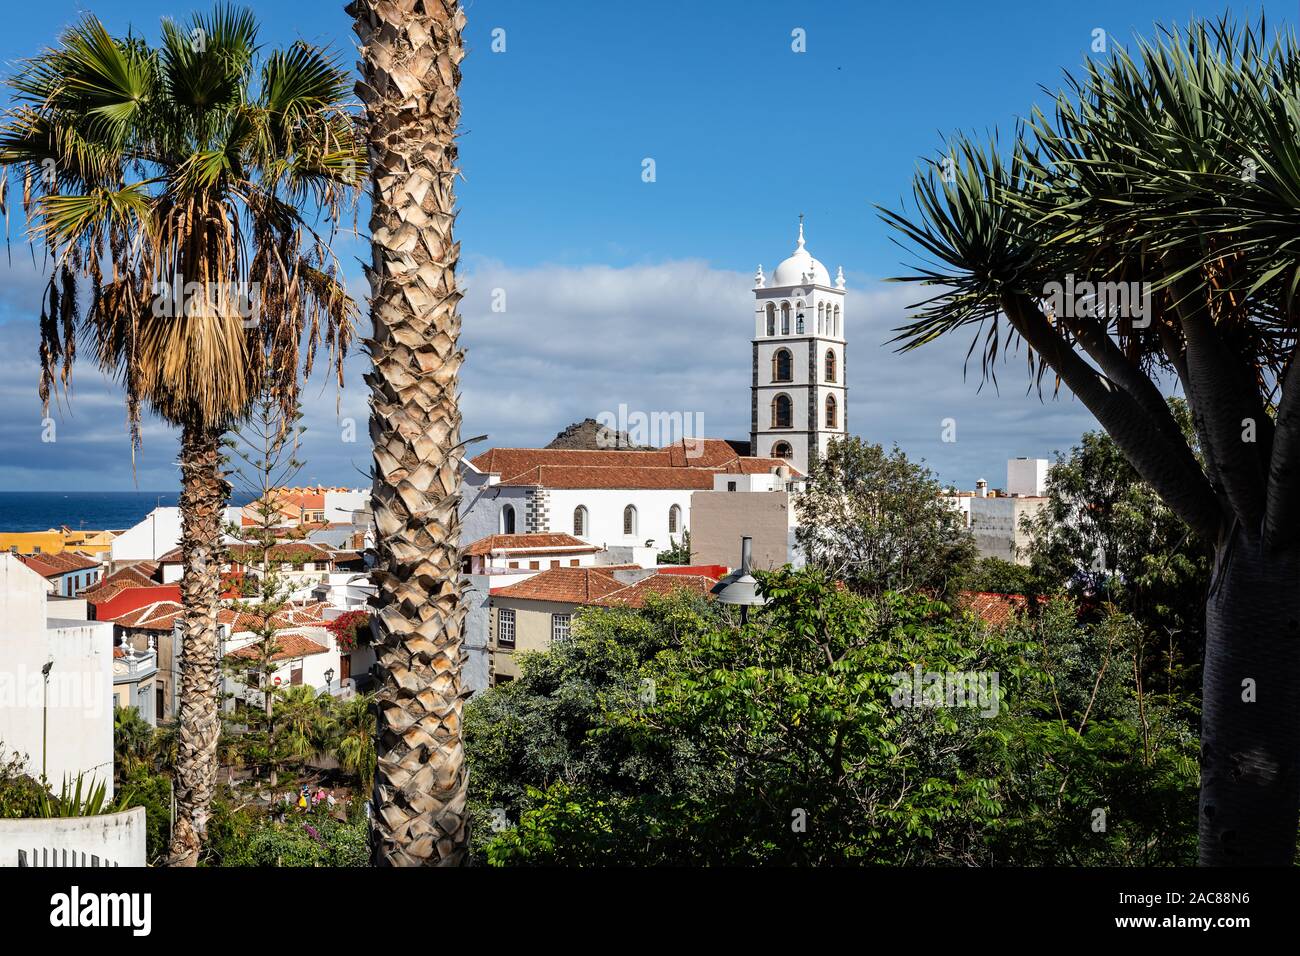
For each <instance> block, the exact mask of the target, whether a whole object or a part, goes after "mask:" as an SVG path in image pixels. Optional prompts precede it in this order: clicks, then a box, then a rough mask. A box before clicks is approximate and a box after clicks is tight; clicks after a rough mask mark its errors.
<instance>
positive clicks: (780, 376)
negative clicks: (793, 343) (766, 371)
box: [772, 349, 794, 382]
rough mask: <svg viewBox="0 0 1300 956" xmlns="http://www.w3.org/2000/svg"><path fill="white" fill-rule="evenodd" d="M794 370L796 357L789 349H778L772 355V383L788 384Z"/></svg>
mask: <svg viewBox="0 0 1300 956" xmlns="http://www.w3.org/2000/svg"><path fill="white" fill-rule="evenodd" d="M793 369H794V357H793V356H792V355H791V354H790V350H789V349H777V350H776V352H775V353H773V355H772V381H774V382H788V381H790V379H791V377H792V372H793Z"/></svg>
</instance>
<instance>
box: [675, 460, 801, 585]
mask: <svg viewBox="0 0 1300 956" xmlns="http://www.w3.org/2000/svg"><path fill="white" fill-rule="evenodd" d="M800 487H802V483H801V482H796V481H794V480H791V479H790V477H789V476H788V475H785V474H761V475H719V476H717V478H716V479H715V480H714V482H713V490H712V491H697V492H695V493H694V494H693V495H691V561H692V562H693V563H695V564H704V565H708V564H720V565H722V566H724V567H728V568H730V567H735V566H736V564H737V563H738V562H739V561H740V539H741V538H742V537H745V536H748V537H750V538H752V539H753V556H752V566H753V567H755V568H758V569H760V570H763V571H770V570H773V569H775V568H779V567H782V566H784V565H786V564H793V565H794V566H796V567H798V566H800V565H802V564H803V560H802V557H801V556H800V555H799V553H798V550H797V548H796V546H795V535H794V532H795V525H796V521H795V509H794V494H795V492H796V491H797V489H798V488H800Z"/></svg>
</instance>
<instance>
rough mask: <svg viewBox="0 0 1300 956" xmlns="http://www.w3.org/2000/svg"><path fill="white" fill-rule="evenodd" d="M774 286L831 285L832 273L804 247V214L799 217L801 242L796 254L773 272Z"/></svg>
mask: <svg viewBox="0 0 1300 956" xmlns="http://www.w3.org/2000/svg"><path fill="white" fill-rule="evenodd" d="M771 284H772V285H773V286H792V285H830V284H831V274H830V273H829V272H827V271H826V267H825V266H824V265H822V264H821V263H820V262H819V261H818V260H816V259H814V258H813V255H812V253H811V252H809V251H808V250H807V249H805V248H804V242H803V216H800V217H799V243H798V245H796V246H795V250H794V254H793V255H791V256H790V258H788V259H786V260H785V261H783V262H782V263H781V264H780V265H779V266H777V267H776V269H775V270H774V271H773V272H772V283H771Z"/></svg>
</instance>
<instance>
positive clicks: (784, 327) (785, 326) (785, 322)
mask: <svg viewBox="0 0 1300 956" xmlns="http://www.w3.org/2000/svg"><path fill="white" fill-rule="evenodd" d="M781 334H782V335H789V334H790V303H789V302H782V303H781Z"/></svg>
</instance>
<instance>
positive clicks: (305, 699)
mask: <svg viewBox="0 0 1300 956" xmlns="http://www.w3.org/2000/svg"><path fill="white" fill-rule="evenodd" d="M329 706H330V698H329V697H328V696H326V695H324V694H322V695H320V696H317V694H316V691H315V690H314V689H313V688H311V687H307V686H305V685H298V686H296V687H286V688H284V689H282V690H278V691H276V697H275V703H274V704H273V705H272V707H273V710H274V714H275V724H276V730H277V734H276V747H277V750H278V751H280V752H283V753H284V755H285V756H286V757H288V758H289V759H290V760H293V761H295V762H297V763H306V762H307V761H309V760H311V759H312V758H313V757H315V756H317V755H319V754H320V753H322V752H324V750H325V749H326V746H327V738H328V736H329V724H330V715H329V712H328V708H329Z"/></svg>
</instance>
